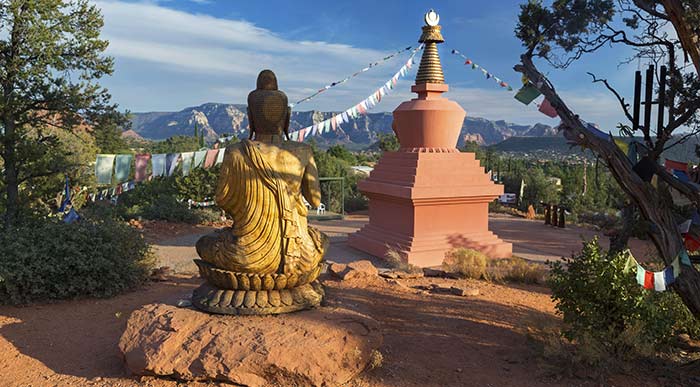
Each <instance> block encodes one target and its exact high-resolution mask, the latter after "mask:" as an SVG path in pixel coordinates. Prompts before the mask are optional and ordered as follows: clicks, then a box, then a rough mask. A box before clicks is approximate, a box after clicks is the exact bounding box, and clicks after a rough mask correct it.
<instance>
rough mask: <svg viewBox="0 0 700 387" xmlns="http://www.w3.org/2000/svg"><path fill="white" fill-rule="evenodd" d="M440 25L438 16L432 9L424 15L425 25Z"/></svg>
mask: <svg viewBox="0 0 700 387" xmlns="http://www.w3.org/2000/svg"><path fill="white" fill-rule="evenodd" d="M439 23H440V15H438V14H437V12H435V11H434V10H433V9H432V8H431V9H430V10H429V11H428V12H427V13H426V14H425V24H427V25H429V26H431V27H435V26H436V25H438V24H439Z"/></svg>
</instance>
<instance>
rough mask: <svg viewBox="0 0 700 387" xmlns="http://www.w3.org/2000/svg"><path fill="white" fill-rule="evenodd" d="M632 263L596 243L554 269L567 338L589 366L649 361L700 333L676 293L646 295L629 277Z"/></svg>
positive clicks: (554, 296)
mask: <svg viewBox="0 0 700 387" xmlns="http://www.w3.org/2000/svg"><path fill="white" fill-rule="evenodd" d="M626 261H627V255H625V254H617V255H611V256H608V255H606V254H605V252H604V251H602V249H601V248H600V246H599V245H598V243H597V240H596V239H594V240H592V241H590V242H588V243H585V244H584V248H583V251H582V252H581V253H580V254H579V255H578V256H576V257H572V258H565V259H564V260H563V262H560V261H557V262H552V263H550V267H551V273H550V279H549V281H548V282H549V285H550V287H551V289H552V299H553V300H554V301H555V302H556V309H557V312H558V313H559V314H560V315H561V316H562V317H563V320H564V325H565V327H564V330H563V334H564V336H565V337H566V338H567V339H568V340H571V341H572V342H574V343H575V344H577V354H578V356H579V360H581V361H585V362H586V363H587V364H591V365H599V364H602V363H607V362H608V361H613V360H620V361H628V360H632V359H634V358H637V357H643V356H649V355H651V354H653V352H654V351H656V350H659V349H662V348H663V347H664V346H665V345H667V344H668V343H669V342H670V340H671V338H672V337H673V336H674V335H675V334H677V333H689V334H691V335H697V334H698V333H699V332H700V324H698V321H696V320H695V319H694V318H693V317H692V315H691V314H690V312H689V311H688V310H687V308H686V307H685V305H683V304H682V303H681V300H680V298H679V297H678V296H677V295H676V294H675V293H672V292H663V293H659V292H654V291H648V290H645V289H643V288H642V287H641V286H639V285H638V284H637V282H636V279H635V274H634V273H630V272H625V264H626Z"/></svg>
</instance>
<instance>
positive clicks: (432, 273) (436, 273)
mask: <svg viewBox="0 0 700 387" xmlns="http://www.w3.org/2000/svg"><path fill="white" fill-rule="evenodd" d="M423 274H424V275H425V276H426V277H447V272H446V271H444V270H440V269H432V268H429V267H424V268H423Z"/></svg>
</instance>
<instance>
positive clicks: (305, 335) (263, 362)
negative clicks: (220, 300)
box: [119, 304, 382, 387]
mask: <svg viewBox="0 0 700 387" xmlns="http://www.w3.org/2000/svg"><path fill="white" fill-rule="evenodd" d="M381 341H382V337H381V334H380V331H379V324H378V323H377V321H376V320H374V319H372V318H370V317H367V316H365V315H362V314H359V313H357V312H354V311H350V310H347V309H342V308H318V309H314V310H310V311H304V312H298V313H291V314H285V315H279V316H221V315H210V314H207V313H204V312H200V311H197V310H194V309H191V308H178V307H175V306H171V305H165V304H150V305H146V306H144V307H142V308H141V309H138V310H136V311H134V312H133V313H132V315H131V317H130V318H129V321H128V323H127V328H126V331H125V332H124V334H123V335H122V338H121V340H120V342H119V348H120V349H121V351H122V353H123V354H124V359H125V361H126V365H127V367H128V369H129V370H130V371H131V372H132V373H134V374H137V375H155V376H162V377H168V378H175V379H179V380H185V381H195V380H197V381H224V382H229V383H235V384H238V385H242V386H249V387H263V386H273V385H282V386H310V387H311V386H318V387H321V386H340V385H343V384H345V383H347V382H348V381H350V380H351V379H352V378H353V377H355V376H356V375H357V374H359V373H360V372H361V371H362V370H364V369H365V367H366V366H367V365H368V363H369V362H370V357H371V356H372V352H373V351H375V350H377V349H378V348H379V346H380V345H381Z"/></svg>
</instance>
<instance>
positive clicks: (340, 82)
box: [289, 46, 411, 107]
mask: <svg viewBox="0 0 700 387" xmlns="http://www.w3.org/2000/svg"><path fill="white" fill-rule="evenodd" d="M410 49H411V46H408V47H406V48H402V49H400V50H398V51H396V52H394V53H393V54H390V55H387V56H385V57H384V58H382V59H380V60H378V61H376V62H373V63H370V64H369V66H367V67H365V68H363V69H362V70H360V71H356V72H355V73H353V74H351V75H348V76H347V77H345V78H343V79H341V80H339V81H337V82H333V83H330V84H328V85H326V86H323V87H322V88H320V89H318V91H316V92H315V93H313V94H311V95H310V96H308V97H304V98H302V99H300V100H298V101H296V102H294V103H290V104H289V106H290V107H294V106H296V105H298V104H300V103H302V102H306V101H308V100H311V99H313V98H314V97H316V96H317V95H319V94H321V93H323V92H324V91H326V90H328V89H330V88H332V87H335V86H338V85H341V84H343V83H345V82H347V81H349V80H350V79H352V78H355V77H356V76H358V75H360V74H362V73H364V72H366V71H369V70H370V69H372V68H375V67H377V66H379V65H381V64H382V63H384V62H386V61H388V60H390V59H392V58H394V57H395V56H397V55H399V54H402V53H404V52H406V51H408V50H410Z"/></svg>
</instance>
